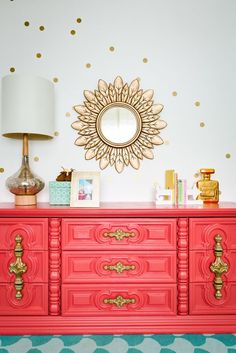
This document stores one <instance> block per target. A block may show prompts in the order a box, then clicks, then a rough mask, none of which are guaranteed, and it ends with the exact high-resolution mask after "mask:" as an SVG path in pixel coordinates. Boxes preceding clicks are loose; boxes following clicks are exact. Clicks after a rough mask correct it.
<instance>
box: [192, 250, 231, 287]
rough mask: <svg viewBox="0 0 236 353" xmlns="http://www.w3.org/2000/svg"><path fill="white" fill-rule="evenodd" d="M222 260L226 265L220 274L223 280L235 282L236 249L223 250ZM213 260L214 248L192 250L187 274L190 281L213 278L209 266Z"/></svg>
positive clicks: (205, 280)
mask: <svg viewBox="0 0 236 353" xmlns="http://www.w3.org/2000/svg"><path fill="white" fill-rule="evenodd" d="M221 259H222V261H223V262H224V263H226V264H227V265H228V270H227V272H225V273H223V274H222V279H223V281H224V280H225V279H227V280H228V281H235V282H236V266H235V263H236V249H235V250H224V252H223V256H222V258H221ZM214 262H215V255H214V250H211V251H207V250H194V251H190V254H189V276H190V282H207V281H211V282H213V280H214V277H215V276H214V273H213V272H212V271H211V270H210V266H211V264H212V263H214Z"/></svg>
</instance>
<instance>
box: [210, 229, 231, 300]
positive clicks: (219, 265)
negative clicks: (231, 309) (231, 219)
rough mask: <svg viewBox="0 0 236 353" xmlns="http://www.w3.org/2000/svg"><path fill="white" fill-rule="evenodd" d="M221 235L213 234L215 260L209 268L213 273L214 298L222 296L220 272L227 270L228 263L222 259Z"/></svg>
mask: <svg viewBox="0 0 236 353" xmlns="http://www.w3.org/2000/svg"><path fill="white" fill-rule="evenodd" d="M221 241H222V237H221V235H220V234H217V235H216V236H215V247H214V253H215V261H214V262H213V263H212V264H211V266H210V270H211V271H212V272H213V273H214V274H215V278H214V287H215V297H216V299H221V298H222V293H221V289H222V287H223V280H222V278H221V277H222V274H223V273H224V272H227V271H228V268H229V267H228V264H226V263H225V262H224V261H223V260H222V255H223V248H222V246H221Z"/></svg>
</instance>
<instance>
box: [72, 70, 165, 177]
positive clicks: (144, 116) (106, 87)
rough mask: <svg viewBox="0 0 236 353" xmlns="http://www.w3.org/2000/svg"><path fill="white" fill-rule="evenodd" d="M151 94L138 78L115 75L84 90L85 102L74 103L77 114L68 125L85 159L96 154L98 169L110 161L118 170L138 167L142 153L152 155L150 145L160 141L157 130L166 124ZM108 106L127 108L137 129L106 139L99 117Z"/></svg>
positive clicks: (147, 155)
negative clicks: (125, 79) (129, 79)
mask: <svg viewBox="0 0 236 353" xmlns="http://www.w3.org/2000/svg"><path fill="white" fill-rule="evenodd" d="M153 94H154V92H153V90H151V89H149V90H147V91H145V92H144V91H143V90H142V89H140V87H139V80H138V79H135V80H133V81H132V82H131V83H130V85H128V84H127V83H124V82H123V80H122V78H121V77H120V76H117V77H116V79H115V80H114V83H113V84H112V83H110V84H107V83H106V82H105V81H104V80H99V81H98V89H97V90H94V92H91V91H87V90H85V91H84V97H85V99H86V100H85V101H84V105H76V106H74V107H73V108H74V110H75V111H76V112H77V113H78V114H79V116H78V120H77V121H75V122H74V123H72V125H71V126H72V128H73V129H75V130H77V131H78V134H79V135H80V136H79V137H78V138H77V139H76V141H75V145H77V146H84V149H85V150H86V153H85V159H86V160H89V159H92V158H96V160H99V166H100V168H101V169H105V168H106V167H107V166H108V165H110V166H114V167H115V169H116V171H117V172H118V173H121V172H122V171H123V170H124V167H125V166H128V165H131V166H132V167H133V168H135V169H139V166H140V160H142V159H143V157H145V158H148V159H153V158H154V156H153V151H152V149H153V148H154V145H161V144H163V140H162V139H161V137H160V136H159V133H160V130H161V129H164V128H165V127H166V125H167V124H166V122H165V121H163V120H160V116H159V113H160V112H161V111H162V109H163V105H162V104H154V103H153V100H152V98H153ZM111 107H122V108H127V109H129V110H131V111H132V112H133V113H134V116H135V117H136V122H137V129H136V132H135V134H134V136H133V137H132V138H131V139H130V140H129V141H127V142H124V143H115V142H112V141H109V140H108V139H107V138H106V137H105V136H104V135H103V133H102V129H101V118H102V116H103V114H104V112H105V111H107V110H108V109H109V108H111Z"/></svg>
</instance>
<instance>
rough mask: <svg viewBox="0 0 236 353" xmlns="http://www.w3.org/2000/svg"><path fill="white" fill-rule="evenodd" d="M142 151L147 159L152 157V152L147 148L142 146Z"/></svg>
mask: <svg viewBox="0 0 236 353" xmlns="http://www.w3.org/2000/svg"><path fill="white" fill-rule="evenodd" d="M142 153H143V155H144V157H146V158H148V159H153V158H154V155H153V152H152V150H150V149H149V148H146V147H143V148H142Z"/></svg>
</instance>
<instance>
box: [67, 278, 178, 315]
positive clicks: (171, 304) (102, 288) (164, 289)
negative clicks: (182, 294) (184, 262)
mask: <svg viewBox="0 0 236 353" xmlns="http://www.w3.org/2000/svg"><path fill="white" fill-rule="evenodd" d="M176 297H177V295H176V285H174V284H166V285H164V284H159V285H154V284H150V285H148V284H147V285H145V286H143V285H128V284H122V285H117V284H109V286H108V285H106V284H100V285H99V284H97V285H95V284H94V285H88V284H86V285H85V284H79V285H75V284H67V285H63V286H62V315H64V316H73V315H75V316H76V315H85V316H89V315H97V316H121V315H122V316H124V315H125V316H129V315H137V316H142V315H147V314H148V315H150V314H154V313H155V315H175V314H176Z"/></svg>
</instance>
